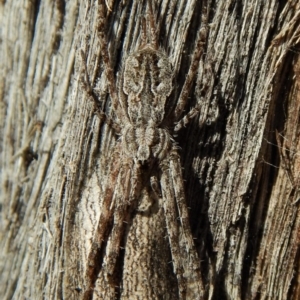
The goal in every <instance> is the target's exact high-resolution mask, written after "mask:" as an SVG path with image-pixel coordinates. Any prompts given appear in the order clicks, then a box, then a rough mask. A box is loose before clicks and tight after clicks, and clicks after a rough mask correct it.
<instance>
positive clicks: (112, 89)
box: [98, 1, 129, 121]
mask: <svg viewBox="0 0 300 300" xmlns="http://www.w3.org/2000/svg"><path fill="white" fill-rule="evenodd" d="M104 7H105V5H104V4H103V3H100V1H99V9H98V20H99V21H98V37H99V42H100V47H101V54H102V57H103V62H104V65H105V73H106V78H107V81H108V88H109V94H110V97H111V102H112V108H113V111H114V112H115V114H116V116H117V118H118V119H119V120H124V118H125V119H126V120H128V116H127V115H126V113H125V112H126V109H125V107H124V104H123V103H122V101H119V98H118V93H117V87H116V82H115V76H114V71H113V69H112V66H111V62H110V58H109V53H108V43H107V39H106V32H107V30H106V29H107V26H106V20H107V17H106V15H105V8H104ZM128 121H129V120H128Z"/></svg>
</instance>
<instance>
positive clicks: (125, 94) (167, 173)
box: [82, 1, 206, 299]
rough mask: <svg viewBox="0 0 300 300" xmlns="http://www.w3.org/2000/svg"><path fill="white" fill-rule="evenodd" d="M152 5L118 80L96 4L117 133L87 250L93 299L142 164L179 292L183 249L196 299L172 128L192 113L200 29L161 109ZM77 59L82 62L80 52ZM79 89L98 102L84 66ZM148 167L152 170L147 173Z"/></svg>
mask: <svg viewBox="0 0 300 300" xmlns="http://www.w3.org/2000/svg"><path fill="white" fill-rule="evenodd" d="M152 9H153V8H152V4H151V2H150V1H148V4H147V14H146V15H147V17H146V19H145V20H144V22H143V25H142V34H141V43H140V46H139V48H138V50H137V51H135V52H133V53H130V54H129V55H128V56H127V58H126V60H125V61H124V62H123V67H122V69H121V72H120V73H121V74H120V75H119V76H118V79H117V84H116V83H115V78H114V74H113V70H112V68H111V64H110V60H109V53H108V50H107V49H108V47H107V41H106V36H105V32H104V29H103V28H105V5H104V4H100V5H99V40H100V46H101V49H102V55H103V60H104V64H105V72H106V77H107V80H108V85H109V94H110V98H111V102H112V113H113V115H114V120H113V121H112V119H110V121H109V123H110V124H111V125H112V126H113V127H114V128H115V129H116V130H117V131H119V132H118V133H119V135H120V138H119V140H118V141H117V143H116V146H115V148H114V150H113V159H112V164H111V166H110V172H109V179H108V184H107V186H106V189H105V194H104V199H103V205H102V210H101V215H100V218H99V223H98V227H97V230H96V234H95V236H94V238H93V244H92V248H91V251H90V253H89V256H88V266H87V270H86V291H85V293H84V296H83V298H84V299H90V298H91V295H92V292H93V288H94V285H95V281H96V279H97V276H98V272H99V270H100V269H103V268H105V270H106V274H108V275H109V274H113V272H114V268H115V264H116V261H117V258H118V256H119V252H120V246H121V242H122V238H123V233H124V227H125V226H124V223H126V222H127V220H128V218H129V217H130V214H129V211H130V210H131V209H132V208H133V207H134V203H135V202H136V201H138V199H139V196H140V192H141V185H142V184H145V176H143V174H142V173H143V171H144V169H145V168H147V170H148V171H147V176H148V177H147V178H146V181H148V182H147V184H151V186H152V189H153V191H154V194H155V195H156V196H157V197H162V199H163V208H164V215H165V222H166V226H167V232H168V237H169V244H170V249H171V254H172V261H173V269H174V273H175V274H176V276H177V280H178V286H179V298H180V299H185V298H186V284H185V282H186V278H185V271H186V270H184V266H183V263H182V259H181V256H180V253H182V252H183V251H185V252H186V253H187V256H188V257H189V258H190V262H191V263H190V265H189V268H190V270H189V271H190V272H192V273H193V277H194V278H195V281H196V282H197V284H198V290H199V299H200V295H201V294H202V292H203V284H202V280H201V276H200V261H199V258H198V255H197V252H196V250H195V246H194V242H193V237H192V234H191V229H190V225H189V217H188V209H187V205H186V200H185V194H184V184H183V177H182V172H181V163H180V157H179V154H178V150H177V148H178V147H177V146H176V143H175V141H174V139H173V138H172V132H173V131H178V130H179V129H180V128H181V127H182V126H184V125H185V124H187V123H188V121H189V120H190V119H191V118H193V117H194V116H195V115H197V113H198V107H197V106H196V108H193V109H192V110H191V111H190V112H189V113H188V114H187V115H186V116H185V117H183V118H181V115H182V112H183V110H184V107H185V105H186V102H187V99H188V95H189V91H190V89H191V85H192V83H193V80H194V77H195V74H196V71H197V68H198V63H199V59H200V56H201V54H202V47H203V41H204V40H205V38H206V34H205V30H200V32H199V34H198V37H197V43H196V48H195V51H194V54H193V57H192V62H191V66H190V69H189V72H188V74H187V77H186V81H185V83H184V86H183V88H182V90H181V93H180V96H179V99H178V101H177V102H176V106H175V108H174V109H173V111H172V112H169V111H166V104H167V103H168V97H169V96H170V94H171V92H172V89H173V71H172V66H171V63H170V60H169V58H168V56H167V55H166V53H165V52H164V51H163V50H161V49H159V47H158V42H157V39H156V27H155V20H154V16H153V12H152ZM82 57H83V59H84V60H85V55H84V53H82ZM83 88H84V89H85V90H86V92H87V93H88V94H89V95H90V96H91V98H93V101H94V102H95V103H96V105H97V106H99V105H98V104H97V102H99V100H98V99H97V97H96V96H95V95H94V94H93V92H92V88H91V86H90V83H89V79H88V75H87V70H85V79H84V80H83ZM102 114H103V113H102ZM103 115H104V114H103ZM180 118H181V119H180ZM170 124H176V126H173V128H172V129H171V130H170V129H169V130H168V129H167V126H170ZM153 169H155V170H156V171H155V172H152V171H151V170H153ZM142 177H143V178H142ZM178 220H180V222H179V221H178ZM180 226H181V229H180ZM180 230H181V231H182V232H183V233H184V249H182V248H183V246H182V243H180V242H179V239H180V236H179V231H180ZM107 239H108V242H107V244H106V246H104V244H105V243H104V240H107ZM125 249H126V248H125ZM103 251H105V256H104V260H103V264H102V266H99V265H97V262H98V261H99V258H100V256H101V255H102V254H101V253H103ZM107 280H108V281H109V279H107Z"/></svg>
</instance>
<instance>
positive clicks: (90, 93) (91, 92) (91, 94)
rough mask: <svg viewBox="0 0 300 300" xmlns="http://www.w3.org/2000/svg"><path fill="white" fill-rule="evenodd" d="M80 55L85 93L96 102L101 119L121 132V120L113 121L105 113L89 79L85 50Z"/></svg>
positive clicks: (82, 85)
mask: <svg viewBox="0 0 300 300" xmlns="http://www.w3.org/2000/svg"><path fill="white" fill-rule="evenodd" d="M80 55H81V61H82V66H83V74H84V76H82V77H81V78H80V83H81V87H82V89H83V90H84V91H85V93H86V94H87V96H88V98H89V99H90V100H92V102H93V104H94V109H95V110H96V112H97V115H98V117H99V119H100V120H104V121H105V123H106V124H107V125H108V126H110V127H111V128H113V129H114V130H115V132H116V133H119V132H120V131H121V127H120V125H119V120H118V119H117V120H116V121H113V120H112V119H111V118H110V117H109V116H107V114H106V113H104V112H103V111H102V105H101V102H100V101H99V98H98V96H97V95H96V94H95V92H94V90H93V88H92V85H91V82H90V79H89V75H88V72H87V65H86V55H85V53H84V52H83V50H81V51H80Z"/></svg>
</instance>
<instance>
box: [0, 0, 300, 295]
mask: <svg viewBox="0 0 300 300" xmlns="http://www.w3.org/2000/svg"><path fill="white" fill-rule="evenodd" d="M84 2H85V3H84ZM144 2H145V1H144ZM155 3H156V8H157V9H156V16H157V18H158V21H157V23H158V30H159V36H160V44H161V46H162V47H163V48H164V49H166V51H167V53H168V54H169V55H170V57H171V61H172V63H173V67H174V72H175V74H176V75H175V81H174V82H176V85H177V86H178V90H180V88H181V87H182V84H183V82H184V79H185V75H186V72H187V70H188V67H189V62H190V55H191V54H192V53H193V49H194V41H195V38H196V34H197V31H198V30H199V29H200V27H201V24H200V19H201V16H200V15H201V13H204V12H203V11H202V3H201V1H196V0H191V1H183V0H178V1H155ZM109 5H110V6H111V7H112V12H111V13H110V14H109V16H108V18H109V19H108V22H109V24H110V26H109V28H110V30H109V31H108V32H107V36H108V39H109V41H110V53H111V56H112V60H113V64H114V70H115V72H116V73H117V72H118V70H120V68H121V66H120V61H121V60H122V57H125V56H126V54H127V53H129V52H130V51H132V50H133V49H135V46H136V44H137V41H138V38H139V24H140V21H141V18H142V17H143V12H144V8H145V3H143V1H129V0H125V1H114V3H113V1H110V4H109ZM87 6H88V7H87ZM96 10H97V8H96V5H95V3H94V2H91V1H75V0H73V1H62V0H60V1H55V2H54V1H49V0H48V1H26V0H24V1H15V0H11V1H1V4H0V15H1V18H0V20H1V27H0V28H1V33H0V34H1V44H0V47H1V51H0V55H1V59H0V70H1V79H0V92H1V93H0V95H1V110H0V114H1V115H0V120H1V123H0V124H1V127H0V130H1V144H0V147H1V154H0V166H1V172H0V178H1V187H0V189H1V194H0V196H1V198H0V201H1V219H0V222H1V235H0V249H1V253H0V298H1V299H79V298H80V296H81V294H82V291H83V290H84V284H85V282H84V276H83V275H84V270H85V266H86V257H87V253H88V251H89V247H90V246H91V239H92V236H93V233H94V230H95V226H96V223H97V217H99V213H100V210H101V201H100V199H101V195H102V194H103V189H104V186H105V178H106V177H105V175H106V172H107V168H106V167H107V164H108V162H109V160H110V159H111V157H110V153H111V148H112V146H113V144H114V142H115V140H116V138H115V136H114V134H113V132H112V130H110V129H109V128H108V127H107V126H106V125H104V124H103V123H101V122H100V121H99V119H98V118H97V116H95V114H94V113H93V109H92V105H91V103H90V102H89V101H87V97H86V95H85V94H84V93H83V91H82V89H81V88H80V85H79V82H78V78H79V76H80V72H81V60H80V57H79V55H78V51H77V50H76V49H77V48H78V47H82V46H83V45H84V44H87V47H86V50H87V51H88V58H89V61H90V64H89V66H88V70H89V74H90V75H91V80H92V82H94V83H95V85H96V86H97V88H98V90H99V94H101V97H100V98H101V99H103V100H105V95H106V94H105V89H106V87H105V85H104V84H103V82H104V81H105V78H104V76H103V75H102V76H101V74H102V70H103V65H102V63H101V49H99V46H98V40H97V32H96V29H97V11H96ZM207 10H208V11H207V12H206V13H207V15H208V27H207V30H208V39H207V43H206V45H205V53H204V55H203V56H202V57H201V61H200V66H199V72H198V76H197V83H196V85H195V88H194V90H193V93H192V95H191V98H190V106H193V105H194V104H195V103H196V102H197V101H199V102H200V103H201V112H200V116H199V118H197V120H195V121H194V122H192V123H191V124H190V125H189V126H188V127H187V128H186V129H184V130H182V131H181V132H180V134H179V136H178V137H177V139H176V140H177V142H178V143H179V146H180V147H181V148H182V149H181V151H180V153H181V159H182V163H183V167H184V171H183V173H184V177H185V179H186V185H185V188H186V196H187V201H188V205H189V206H190V207H191V210H190V220H191V226H192V230H193V234H194V237H195V238H196V240H195V243H196V245H197V248H198V252H199V254H200V257H201V261H200V262H199V264H200V266H201V272H202V276H203V280H204V282H205V284H206V296H205V299H235V300H236V299H299V297H300V288H299V281H300V280H299V240H300V237H299V234H300V233H299V222H300V214H299V205H300V201H299V200H298V199H299V197H300V195H299V184H300V183H299V165H300V164H299V158H298V157H299V153H300V146H299V110H300V109H299V103H300V102H299V95H298V94H299V84H300V83H299V78H300V77H299V74H300V72H299V65H300V63H299V55H298V52H299V36H300V29H299V21H300V4H299V2H298V1H296V0H294V1H287V2H286V3H283V2H282V3H278V1H276V0H271V1H263V0H253V1H237V2H234V1H217V2H213V1H208V3H207ZM297 46H298V48H297ZM98 77H99V78H100V79H97V78H98ZM177 92H178V91H175V92H174V95H175V94H176V93H177ZM103 103H104V107H105V109H106V110H107V111H109V101H106V102H105V101H104V102H103ZM276 131H278V135H277V136H278V141H276V138H275V137H276ZM143 199H144V200H143V201H144V202H143V205H144V206H143V207H144V208H145V211H147V205H148V204H147V201H148V200H147V199H148V198H147V193H146V194H145V197H144V198H143ZM161 214H162V211H161V209H160V207H157V209H156V210H154V211H151V212H150V211H149V212H147V213H145V212H144V213H143V210H142V209H141V211H140V213H137V214H136V216H135V217H134V219H133V220H132V226H131V227H130V232H129V233H128V244H127V247H126V249H125V253H124V254H123V255H124V268H123V273H122V275H120V287H121V289H123V291H122V290H121V292H119V294H118V295H117V296H118V297H120V298H122V299H156V298H158V299H176V295H177V288H176V284H175V287H174V282H175V283H176V277H174V274H173V272H172V267H171V264H170V263H169V259H170V253H169V248H168V243H167V239H165V238H164V235H165V234H166V231H165V228H164V226H163V224H162V221H161V220H162V216H161ZM147 240H148V243H146V244H145V241H147ZM137 255H140V256H141V257H142V259H141V260H138V259H136V260H135V259H134V258H135V256H137ZM150 259H151V260H150ZM153 262H154V263H153ZM133 263H135V264H136V267H134V265H133ZM121 267H122V266H121ZM149 282H150V283H151V284H149ZM101 288H102V287H101V278H100V279H99V285H98V286H96V289H95V294H97V293H101ZM135 290H137V291H138V292H136V294H134V291H135ZM112 293H114V292H112ZM162 295H163V296H162ZM139 297H140V298H139ZM94 298H96V297H94Z"/></svg>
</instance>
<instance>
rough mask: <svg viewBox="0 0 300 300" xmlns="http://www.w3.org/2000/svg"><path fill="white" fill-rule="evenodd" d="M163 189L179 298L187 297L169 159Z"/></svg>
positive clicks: (165, 166)
mask: <svg viewBox="0 0 300 300" xmlns="http://www.w3.org/2000/svg"><path fill="white" fill-rule="evenodd" d="M161 170H162V175H161V189H162V196H163V206H164V212H165V218H166V225H167V230H168V236H169V243H170V248H171V253H172V262H173V267H174V273H175V274H176V277H177V281H178V289H179V299H185V298H186V297H185V296H186V295H185V293H186V282H185V279H184V276H183V273H184V270H183V266H182V262H181V256H180V246H179V228H178V224H177V218H176V216H177V210H176V206H175V197H174V190H173V189H172V186H171V185H170V175H171V174H170V169H169V165H168V160H167V159H166V160H164V161H163V162H162V163H161Z"/></svg>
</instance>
